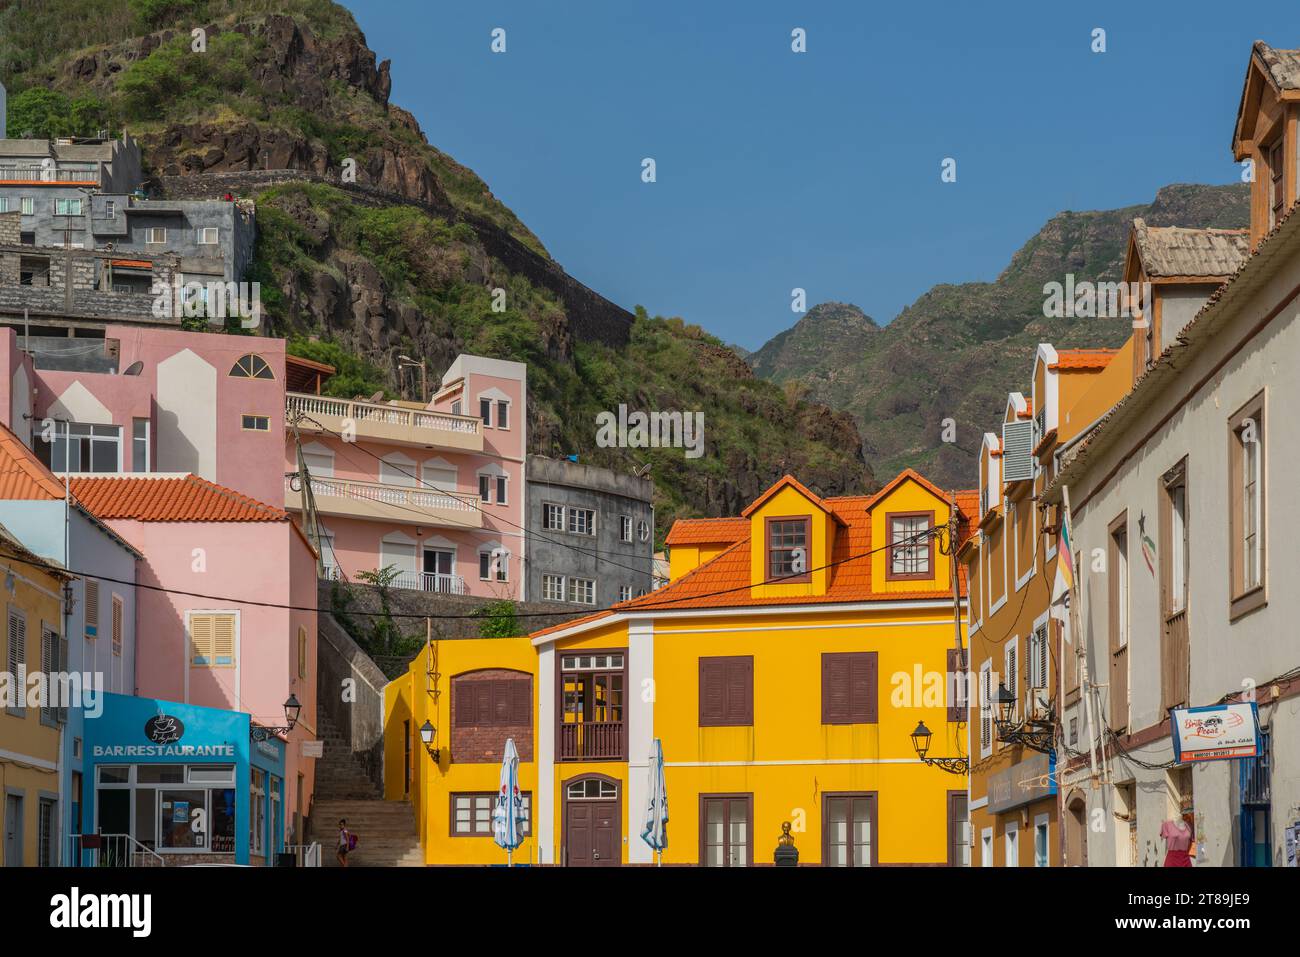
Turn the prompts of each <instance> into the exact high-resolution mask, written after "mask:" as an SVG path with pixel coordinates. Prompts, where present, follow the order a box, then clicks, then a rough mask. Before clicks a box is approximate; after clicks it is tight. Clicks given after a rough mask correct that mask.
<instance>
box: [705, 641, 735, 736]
mask: <svg viewBox="0 0 1300 957" xmlns="http://www.w3.org/2000/svg"><path fill="white" fill-rule="evenodd" d="M729 661H730V659H728V658H701V659H700V727H702V728H707V727H721V726H724V725H727V724H729V723H730V722H729V721H728V720H727V718H728V716H727V671H728V662H729Z"/></svg>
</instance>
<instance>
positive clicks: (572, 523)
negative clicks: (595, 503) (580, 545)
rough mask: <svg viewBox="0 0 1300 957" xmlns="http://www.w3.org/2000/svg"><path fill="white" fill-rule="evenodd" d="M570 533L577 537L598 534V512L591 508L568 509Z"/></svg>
mask: <svg viewBox="0 0 1300 957" xmlns="http://www.w3.org/2000/svg"><path fill="white" fill-rule="evenodd" d="M568 519H569V531H570V532H572V533H573V534H575V535H595V534H596V510H595V509H591V508H573V507H570V508H569V509H568Z"/></svg>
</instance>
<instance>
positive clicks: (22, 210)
mask: <svg viewBox="0 0 1300 957" xmlns="http://www.w3.org/2000/svg"><path fill="white" fill-rule="evenodd" d="M18 212H19V215H20V216H35V215H36V197H35V196H20V197H19V198H18Z"/></svg>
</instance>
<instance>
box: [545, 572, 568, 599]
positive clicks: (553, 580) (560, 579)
mask: <svg viewBox="0 0 1300 957" xmlns="http://www.w3.org/2000/svg"><path fill="white" fill-rule="evenodd" d="M567 587H568V586H567V583H566V582H565V580H564V576H563V575H555V574H552V573H550V572H546V573H545V574H543V575H542V600H543V601H564V595H565V589H566V588H567Z"/></svg>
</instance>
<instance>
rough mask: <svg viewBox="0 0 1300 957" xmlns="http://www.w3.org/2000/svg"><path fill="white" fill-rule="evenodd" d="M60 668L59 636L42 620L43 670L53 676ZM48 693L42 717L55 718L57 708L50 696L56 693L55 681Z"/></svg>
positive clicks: (48, 687)
mask: <svg viewBox="0 0 1300 957" xmlns="http://www.w3.org/2000/svg"><path fill="white" fill-rule="evenodd" d="M58 670H59V636H58V635H56V634H55V633H54V631H53V629H51V628H50V626H49V625H47V624H45V623H44V622H41V671H43V672H45V674H46V676H47V677H48V676H51V675H53V674H54V672H56V671H58ZM46 687H47V693H46V698H45V703H44V704H42V705H41V717H42V718H54V717H55V716H56V709H55V708H54V707H52V706H51V705H50V697H51V696H52V695H53V693H54V682H53V681H50V682H49V683H48V684H47V686H46Z"/></svg>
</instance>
